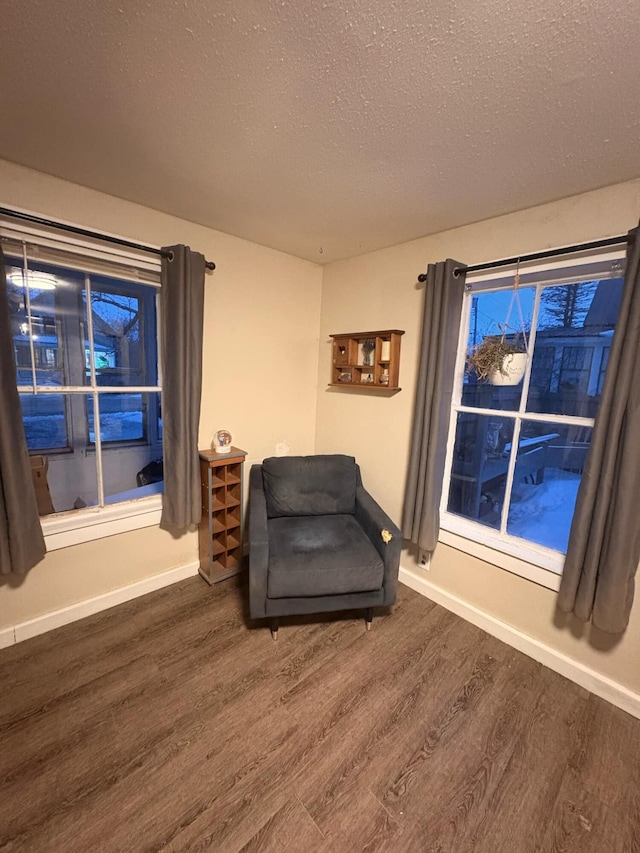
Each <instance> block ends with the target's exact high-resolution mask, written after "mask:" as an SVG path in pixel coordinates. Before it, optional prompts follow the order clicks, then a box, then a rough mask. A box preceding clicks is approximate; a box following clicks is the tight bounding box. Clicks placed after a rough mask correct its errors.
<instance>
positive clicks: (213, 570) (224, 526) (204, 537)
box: [198, 447, 247, 584]
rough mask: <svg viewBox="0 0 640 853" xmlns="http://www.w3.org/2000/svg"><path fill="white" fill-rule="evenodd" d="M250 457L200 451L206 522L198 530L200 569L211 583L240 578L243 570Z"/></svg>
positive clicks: (238, 452) (236, 452) (235, 451)
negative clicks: (245, 471) (245, 492)
mask: <svg viewBox="0 0 640 853" xmlns="http://www.w3.org/2000/svg"><path fill="white" fill-rule="evenodd" d="M246 455H247V453H246V451H245V450H240V449H239V448H238V447H232V448H231V452H230V453H216V452H215V450H201V451H200V484H201V487H202V520H201V522H200V526H199V528H198V538H199V545H200V568H199V569H198V571H199V572H200V574H201V575H202V577H203V578H204V579H205V580H206V581H207V583H210V584H214V583H218V581H222V580H225V578H229V577H231V576H232V575H237V574H238V572H239V571H240V570H241V568H242V466H243V464H244V460H245V457H246Z"/></svg>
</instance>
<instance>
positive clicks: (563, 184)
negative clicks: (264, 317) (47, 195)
mask: <svg viewBox="0 0 640 853" xmlns="http://www.w3.org/2000/svg"><path fill="white" fill-rule="evenodd" d="M637 9H638V7H637V2H634V0H617V2H616V0H614V2H612V1H611V0H609V2H605V0H537V2H535V3H530V2H524V0H431V2H425V0H368V1H367V2H364V0H324V2H323V0H180V1H179V2H178V0H149V2H143V0H120V2H117V0H110V2H107V0H64V2H51V0H4V2H3V4H2V29H3V36H4V37H3V45H2V51H1V52H0V109H1V110H2V113H1V114H2V117H3V118H2V123H1V126H0V157H4V158H6V159H9V160H13V161H16V162H18V163H22V164H24V165H27V166H31V167H33V168H35V169H39V170H41V171H43V172H48V173H50V174H53V175H58V176H60V177H62V178H66V179H68V180H70V181H75V182H77V183H80V184H84V185H85V186H89V187H94V188H96V189H99V190H103V191H104V192H107V193H111V194H112V195H116V196H120V197H122V198H125V199H130V200H132V201H136V202H140V203H142V204H145V205H147V206H149V207H153V208H157V209H158V210H163V211H167V212H169V213H172V214H175V215H177V216H180V217H183V218H185V219H189V220H192V221H194V222H199V223H202V224H204V225H209V226H211V227H213V228H217V229H219V230H221V231H225V232H228V233H230V234H235V235H238V236H241V237H246V238H248V239H250V240H253V241H255V242H257V243H262V244H265V245H267V246H273V247H275V248H278V249H282V250H284V251H287V252H290V253H292V254H295V255H299V256H301V257H305V258H309V259H311V260H313V261H317V262H320V263H322V262H326V261H330V260H335V259H337V258H342V257H347V256H350V255H355V254H359V253H362V252H365V251H369V250H371V249H375V248H380V247H383V246H388V245H392V244H394V243H399V242H402V241H405V240H409V239H412V238H414V237H419V236H421V235H424V234H429V233H434V232H436V231H441V230H443V229H446V228H450V227H454V226H456V225H461V224H464V223H468V222H473V221H476V220H480V219H486V218H488V217H491V216H495V215H497V214H501V213H506V212H508V211H512V210H517V209H521V208H525V207H529V206H531V205H534V204H538V203H542V202H545V201H549V200H552V199H557V198H561V197H563V196H568V195H572V194H575V193H578V192H581V191H585V190H589V189H593V188H596V187H600V186H604V185H607V184H613V183H616V182H619V181H624V180H627V179H630V178H635V177H638V176H639V175H640V158H639V156H638V153H639V150H638V136H639V134H638V130H639V125H640V97H638V95H639V92H640V87H639V82H640V50H638V35H637V31H638V30H637ZM0 201H1V189H0Z"/></svg>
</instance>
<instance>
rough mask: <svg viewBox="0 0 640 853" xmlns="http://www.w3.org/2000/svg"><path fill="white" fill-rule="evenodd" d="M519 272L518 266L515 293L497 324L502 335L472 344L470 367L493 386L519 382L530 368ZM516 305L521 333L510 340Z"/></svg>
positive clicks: (468, 358)
mask: <svg viewBox="0 0 640 853" xmlns="http://www.w3.org/2000/svg"><path fill="white" fill-rule="evenodd" d="M519 285H520V272H519V268H518V267H516V274H515V278H514V282H513V295H512V297H511V302H510V303H509V310H508V311H507V318H506V320H505V322H504V324H502V323H498V328H499V329H500V332H501V334H500V335H487V337H485V338H484V340H483V341H481V343H479V344H478V345H477V346H475V347H473V348H472V349H471V351H470V353H469V355H468V356H467V368H468V369H469V370H474V371H475V373H476V375H477V377H478V379H480V380H481V381H485V382H490V383H491V384H492V385H517V384H518V383H519V382H520V380H521V379H522V377H523V376H524V373H525V370H526V369H527V358H528V354H529V342H528V340H527V332H526V329H525V324H524V317H523V314H522V305H521V304H520V294H519V293H518V288H519ZM514 305H516V306H517V308H518V313H519V315H520V325H521V330H522V331H521V332H519V333H516V334H515V336H514V337H513V339H512V340H510V341H508V340H507V332H508V330H509V319H510V317H511V311H512V309H513V307H514Z"/></svg>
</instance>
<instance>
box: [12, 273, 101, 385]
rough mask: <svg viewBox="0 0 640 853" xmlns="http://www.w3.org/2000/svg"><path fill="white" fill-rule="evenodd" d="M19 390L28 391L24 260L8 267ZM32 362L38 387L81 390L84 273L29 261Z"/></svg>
mask: <svg viewBox="0 0 640 853" xmlns="http://www.w3.org/2000/svg"><path fill="white" fill-rule="evenodd" d="M6 270H7V284H8V292H9V309H10V313H11V326H12V333H13V345H14V354H15V361H16V367H17V372H18V385H31V384H32V382H33V377H32V373H31V346H30V337H29V315H28V312H27V295H26V286H25V282H24V281H23V269H22V260H21V259H20V258H8V259H7V264H6ZM28 280H29V285H30V287H29V298H30V301H31V332H32V335H33V357H34V361H35V368H36V382H37V384H38V385H82V384H84V381H85V380H84V370H83V363H82V342H81V335H82V324H81V309H80V294H81V292H82V288H83V286H84V275H83V273H79V272H75V271H73V270H67V269H64V268H62V267H56V266H51V265H48V264H37V263H34V262H33V261H29V269H28Z"/></svg>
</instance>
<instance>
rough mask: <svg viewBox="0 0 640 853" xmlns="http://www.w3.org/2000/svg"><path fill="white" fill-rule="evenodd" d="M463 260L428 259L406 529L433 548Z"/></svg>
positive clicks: (407, 534) (414, 538)
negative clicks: (437, 261)
mask: <svg viewBox="0 0 640 853" xmlns="http://www.w3.org/2000/svg"><path fill="white" fill-rule="evenodd" d="M455 269H459V270H464V269H465V266H464V264H461V263H459V262H458V261H453V260H451V259H448V260H446V261H442V262H440V263H437V264H429V267H428V269H427V281H426V285H425V292H424V314H423V321H422V342H421V347H420V365H419V369H418V385H417V390H416V399H415V408H414V415H413V428H412V435H411V451H410V457H409V469H408V474H407V486H406V492H405V500H404V508H403V514H402V515H403V524H402V535H403V536H404V538H405V539H408V540H409V541H410V542H412V543H413V544H414V545H417V546H418V548H419V549H420V550H421V551H427V552H432V551H433V550H434V549H435V547H436V543H437V542H438V533H439V530H440V498H441V496H442V489H443V477H444V465H445V456H446V452H447V438H448V433H449V419H450V416H451V395H452V393H453V380H454V371H455V364H456V357H457V354H458V337H459V334H460V321H461V317H462V300H463V297H464V282H465V274H464V272H461V273H459V274H458V275H457V276H455V275H454V274H453V272H454V270H455Z"/></svg>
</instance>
